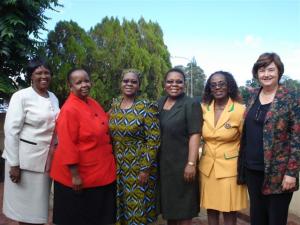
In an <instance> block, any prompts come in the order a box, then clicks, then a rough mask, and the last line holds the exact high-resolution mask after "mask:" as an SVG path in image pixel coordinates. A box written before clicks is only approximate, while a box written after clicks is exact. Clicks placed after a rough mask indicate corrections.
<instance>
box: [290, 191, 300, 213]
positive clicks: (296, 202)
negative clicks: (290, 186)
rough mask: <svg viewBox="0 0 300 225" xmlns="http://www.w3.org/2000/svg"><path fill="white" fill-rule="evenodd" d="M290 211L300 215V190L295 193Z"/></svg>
mask: <svg viewBox="0 0 300 225" xmlns="http://www.w3.org/2000/svg"><path fill="white" fill-rule="evenodd" d="M290 212H291V213H294V214H295V215H297V216H299V217H300V191H299V190H298V191H296V192H294V194H293V198H292V201H291V204H290Z"/></svg>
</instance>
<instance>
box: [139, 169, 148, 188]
mask: <svg viewBox="0 0 300 225" xmlns="http://www.w3.org/2000/svg"><path fill="white" fill-rule="evenodd" d="M148 179H149V172H145V171H142V172H140V174H139V183H140V185H144V184H146V183H147V182H148Z"/></svg>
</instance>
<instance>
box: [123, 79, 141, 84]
mask: <svg viewBox="0 0 300 225" xmlns="http://www.w3.org/2000/svg"><path fill="white" fill-rule="evenodd" d="M122 82H123V83H124V84H128V83H131V84H138V81H137V80H129V79H125V80H122Z"/></svg>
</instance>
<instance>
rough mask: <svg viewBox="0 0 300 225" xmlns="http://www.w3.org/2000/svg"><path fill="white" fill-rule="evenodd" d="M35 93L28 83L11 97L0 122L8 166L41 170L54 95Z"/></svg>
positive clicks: (54, 113)
mask: <svg viewBox="0 0 300 225" xmlns="http://www.w3.org/2000/svg"><path fill="white" fill-rule="evenodd" d="M48 93H49V98H44V97H42V96H40V95H39V94H37V93H36V92H35V91H34V90H33V88H32V87H28V88H26V89H23V90H20V91H17V92H16V93H14V94H13V96H12V97H11V100H10V103H9V107H8V110H7V113H6V118H5V123H4V135H5V139H4V152H3V155H2V157H3V158H5V159H6V160H7V162H8V164H9V165H10V166H20V168H21V169H25V170H30V171H35V172H44V171H45V167H46V162H47V158H48V152H49V149H50V145H51V141H52V136H53V132H54V128H55V120H56V117H57V114H58V112H59V105H58V100H57V98H56V96H55V95H54V94H53V93H52V92H48Z"/></svg>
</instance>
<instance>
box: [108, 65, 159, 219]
mask: <svg viewBox="0 0 300 225" xmlns="http://www.w3.org/2000/svg"><path fill="white" fill-rule="evenodd" d="M139 88H140V75H139V73H138V72H137V71H135V70H127V71H124V72H123V74H122V82H121V92H122V95H121V96H120V97H119V98H117V99H114V101H113V103H112V107H111V110H110V121H109V126H110V130H111V136H112V139H113V148H114V153H115V156H116V160H117V223H116V224H130V225H132V224H137V225H142V224H149V223H152V222H154V221H155V220H156V217H157V210H156V183H157V161H156V154H157V150H158V147H159V144H160V131H159V122H158V117H157V106H156V105H154V104H152V103H150V102H149V101H148V100H145V99H142V98H139V97H137V93H138V91H139Z"/></svg>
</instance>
